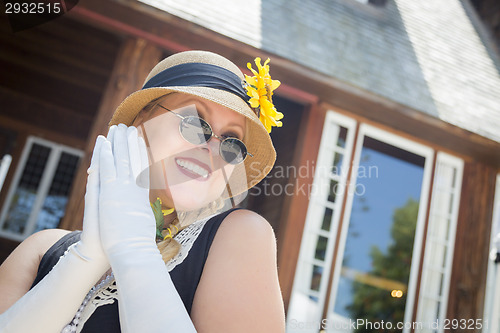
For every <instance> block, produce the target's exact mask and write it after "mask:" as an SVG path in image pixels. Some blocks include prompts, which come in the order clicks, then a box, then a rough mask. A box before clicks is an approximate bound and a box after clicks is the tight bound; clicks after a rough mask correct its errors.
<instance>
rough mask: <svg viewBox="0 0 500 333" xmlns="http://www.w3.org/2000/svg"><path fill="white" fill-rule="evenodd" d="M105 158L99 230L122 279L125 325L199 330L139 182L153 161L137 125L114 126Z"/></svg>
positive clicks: (120, 295)
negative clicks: (171, 272) (159, 241)
mask: <svg viewBox="0 0 500 333" xmlns="http://www.w3.org/2000/svg"><path fill="white" fill-rule="evenodd" d="M100 159H101V165H100V180H101V192H100V201H99V223H100V228H99V230H100V235H101V241H102V246H103V248H104V251H105V253H106V255H107V257H108V259H109V262H110V264H111V268H112V270H113V273H114V276H115V279H116V283H117V288H118V304H119V307H118V308H119V311H120V324H121V329H122V330H123V332H130V333H132V332H133V333H136V332H148V333H157V332H158V333H159V332H183V333H184V332H186V333H189V332H196V330H195V328H194V325H193V323H192V322H191V319H190V317H189V315H188V313H187V311H186V309H185V307H184V304H183V303H182V300H181V298H180V296H179V294H178V293H177V290H176V289H175V287H174V285H173V283H172V280H171V278H170V275H169V273H168V271H167V268H166V266H165V263H164V262H163V260H162V257H161V254H160V251H159V250H158V248H157V246H156V239H155V233H156V232H155V231H156V223H155V218H154V215H153V211H152V209H151V206H150V203H149V191H148V189H144V188H140V187H139V186H137V185H136V182H135V176H136V175H137V174H138V173H139V172H138V170H139V171H140V170H142V169H144V166H147V165H148V159H147V152H146V145H145V143H144V140H143V139H142V138H138V136H137V129H136V128H134V127H129V128H127V127H126V126H124V125H119V126H117V127H116V126H113V127H112V128H111V129H110V133H109V134H108V140H106V142H104V143H103V146H102V149H101V157H100ZM165 309H169V318H168V320H165V312H164V311H165Z"/></svg>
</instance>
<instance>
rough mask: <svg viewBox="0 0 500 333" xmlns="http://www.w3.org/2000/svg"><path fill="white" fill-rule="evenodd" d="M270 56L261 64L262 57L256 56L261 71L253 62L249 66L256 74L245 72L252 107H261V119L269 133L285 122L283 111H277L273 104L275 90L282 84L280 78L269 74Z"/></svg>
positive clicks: (256, 62)
mask: <svg viewBox="0 0 500 333" xmlns="http://www.w3.org/2000/svg"><path fill="white" fill-rule="evenodd" d="M269 61H270V60H269V58H268V59H267V60H266V61H265V62H264V65H261V63H260V58H259V57H257V58H255V64H256V65H257V69H258V70H259V72H257V71H255V70H254V69H253V68H252V64H251V63H248V64H247V67H248V69H249V70H251V71H252V73H253V74H254V76H248V75H246V74H245V81H246V83H247V85H246V86H245V89H246V90H247V95H248V96H250V101H249V103H250V106H251V107H252V108H259V110H260V114H259V119H260V121H261V122H262V124H264V127H265V128H266V130H267V132H268V133H271V128H272V127H273V126H276V127H281V126H282V125H283V124H282V122H281V121H279V120H280V119H282V118H283V113H281V112H278V111H276V108H275V107H274V104H273V99H272V96H273V91H274V90H275V89H276V88H278V87H279V86H280V84H281V82H280V81H278V80H273V79H271V75H269V65H268V63H269Z"/></svg>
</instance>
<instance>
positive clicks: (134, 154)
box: [127, 126, 143, 181]
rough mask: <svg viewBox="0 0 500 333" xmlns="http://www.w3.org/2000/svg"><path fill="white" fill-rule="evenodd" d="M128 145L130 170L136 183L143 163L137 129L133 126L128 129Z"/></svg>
mask: <svg viewBox="0 0 500 333" xmlns="http://www.w3.org/2000/svg"><path fill="white" fill-rule="evenodd" d="M127 145H128V153H129V156H130V169H131V172H132V177H133V180H134V181H135V179H136V178H137V176H138V175H139V173H140V172H141V171H142V170H143V169H142V163H141V151H140V148H139V141H138V138H137V129H136V128H135V127H133V126H131V127H129V128H127Z"/></svg>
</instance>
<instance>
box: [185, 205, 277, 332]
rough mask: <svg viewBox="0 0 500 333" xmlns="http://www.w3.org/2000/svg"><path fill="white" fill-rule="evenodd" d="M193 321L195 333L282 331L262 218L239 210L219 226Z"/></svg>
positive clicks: (270, 244)
mask: <svg viewBox="0 0 500 333" xmlns="http://www.w3.org/2000/svg"><path fill="white" fill-rule="evenodd" d="M191 317H192V320H193V322H194V324H195V326H196V329H197V331H198V332H199V333H212V332H218V333H220V332H261V333H266V332H273V333H276V332H284V331H285V315H284V308H283V300H282V295H281V290H280V287H279V282H278V274H277V265H276V239H275V236H274V232H273V230H272V228H271V226H270V225H269V223H268V222H267V221H266V220H265V219H264V218H263V217H261V216H260V215H258V214H256V213H254V212H251V211H248V210H237V211H235V212H232V213H231V214H229V215H228V216H227V217H226V218H225V220H224V221H223V222H222V224H221V226H220V228H219V230H218V231H217V234H216V236H215V238H214V241H213V244H212V246H211V248H210V252H209V255H208V258H207V262H206V263H205V267H204V270H203V274H202V277H201V280H200V283H199V286H198V289H197V291H196V294H195V298H194V301H193V309H192V312H191Z"/></svg>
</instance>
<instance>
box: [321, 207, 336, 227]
mask: <svg viewBox="0 0 500 333" xmlns="http://www.w3.org/2000/svg"><path fill="white" fill-rule="evenodd" d="M332 216H333V210H332V209H330V208H325V214H324V215H323V223H322V225H321V229H323V230H325V231H330V227H331V226H332Z"/></svg>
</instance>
